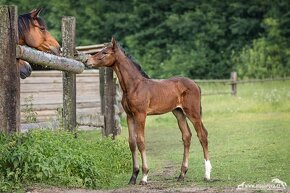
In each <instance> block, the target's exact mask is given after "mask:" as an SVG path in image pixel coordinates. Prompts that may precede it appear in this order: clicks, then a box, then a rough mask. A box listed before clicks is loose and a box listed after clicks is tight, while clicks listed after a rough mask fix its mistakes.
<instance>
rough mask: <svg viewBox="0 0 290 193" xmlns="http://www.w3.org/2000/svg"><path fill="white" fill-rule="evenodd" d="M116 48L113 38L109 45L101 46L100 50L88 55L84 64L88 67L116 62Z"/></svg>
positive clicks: (106, 65)
mask: <svg viewBox="0 0 290 193" xmlns="http://www.w3.org/2000/svg"><path fill="white" fill-rule="evenodd" d="M117 48H118V46H117V43H116V41H115V39H114V38H112V42H111V45H109V46H107V47H105V48H103V49H102V50H101V51H99V52H97V53H96V54H94V55H91V56H89V57H88V60H87V62H86V65H87V66H88V67H90V68H98V67H102V66H104V67H110V66H112V65H113V64H114V63H115V62H116V55H115V51H116V49H117Z"/></svg>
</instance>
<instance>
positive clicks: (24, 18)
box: [18, 13, 46, 38]
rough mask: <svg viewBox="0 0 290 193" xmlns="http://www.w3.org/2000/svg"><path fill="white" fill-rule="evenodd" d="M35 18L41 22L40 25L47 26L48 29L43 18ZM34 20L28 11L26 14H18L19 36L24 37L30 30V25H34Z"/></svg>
mask: <svg viewBox="0 0 290 193" xmlns="http://www.w3.org/2000/svg"><path fill="white" fill-rule="evenodd" d="M35 19H37V22H38V23H39V25H40V26H42V27H45V29H46V24H45V22H44V20H43V19H42V18H40V17H37V18H35ZM32 21H33V18H32V17H31V15H30V13H26V14H23V15H19V16H18V34H19V38H21V37H23V36H24V33H25V32H28V31H29V28H30V25H33V23H32Z"/></svg>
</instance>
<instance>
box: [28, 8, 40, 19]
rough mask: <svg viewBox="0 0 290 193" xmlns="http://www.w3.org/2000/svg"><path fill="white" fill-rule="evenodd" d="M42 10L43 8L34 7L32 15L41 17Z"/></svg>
mask: <svg viewBox="0 0 290 193" xmlns="http://www.w3.org/2000/svg"><path fill="white" fill-rule="evenodd" d="M41 11H42V8H37V9H33V10H32V11H30V15H31V17H32V18H37V17H39V14H40V12H41Z"/></svg>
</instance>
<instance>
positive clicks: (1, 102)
mask: <svg viewBox="0 0 290 193" xmlns="http://www.w3.org/2000/svg"><path fill="white" fill-rule="evenodd" d="M17 26H18V25H17V7H16V6H5V5H4V6H0V131H2V132H5V133H13V132H18V131H19V125H20V106H19V105H20V100H19V99H20V82H19V74H20V72H19V67H18V65H17V62H16V54H15V49H16V48H15V46H16V43H17V42H18V30H17V29H18V27H17Z"/></svg>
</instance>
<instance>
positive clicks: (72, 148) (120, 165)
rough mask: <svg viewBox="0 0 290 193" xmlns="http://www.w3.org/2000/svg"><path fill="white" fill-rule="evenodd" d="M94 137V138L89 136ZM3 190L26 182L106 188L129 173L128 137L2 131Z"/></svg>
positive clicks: (0, 165) (0, 163)
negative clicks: (8, 133)
mask: <svg viewBox="0 0 290 193" xmlns="http://www.w3.org/2000/svg"><path fill="white" fill-rule="evenodd" d="M89 136H90V137H89ZM0 155H1V156H0V192H10V191H11V192H13V191H12V190H16V189H18V188H21V187H23V186H24V185H25V184H26V185H30V184H35V183H39V184H46V185H54V186H65V187H86V188H105V187H108V186H110V187H112V186H114V183H116V182H115V178H116V177H117V176H118V175H121V174H124V173H128V172H129V170H130V168H131V165H130V164H131V161H130V160H131V156H130V152H129V149H128V145H127V142H126V141H125V140H120V139H119V140H115V141H113V140H111V139H109V138H102V136H101V135H100V134H99V135H97V134H94V135H93V137H92V134H91V133H90V132H80V133H79V135H78V138H77V139H75V138H74V135H73V134H72V133H68V132H66V131H61V130H58V131H51V130H35V131H30V132H28V133H21V134H13V135H9V136H7V135H4V134H0Z"/></svg>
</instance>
